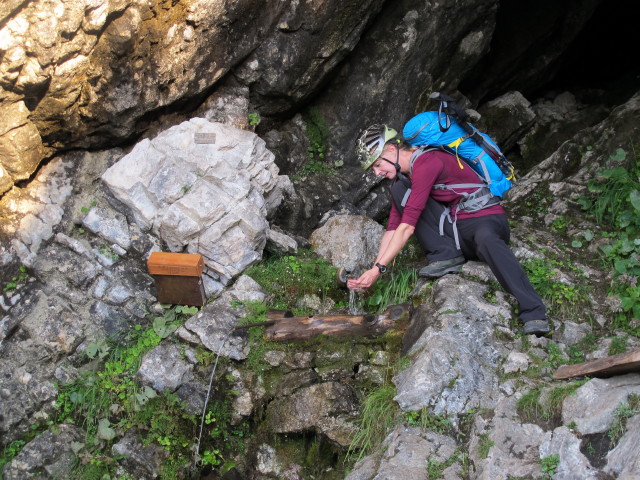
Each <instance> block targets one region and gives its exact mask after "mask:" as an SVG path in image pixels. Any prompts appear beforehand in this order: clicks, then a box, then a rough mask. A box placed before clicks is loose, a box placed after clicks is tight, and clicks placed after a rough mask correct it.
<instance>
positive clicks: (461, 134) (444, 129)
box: [402, 94, 515, 197]
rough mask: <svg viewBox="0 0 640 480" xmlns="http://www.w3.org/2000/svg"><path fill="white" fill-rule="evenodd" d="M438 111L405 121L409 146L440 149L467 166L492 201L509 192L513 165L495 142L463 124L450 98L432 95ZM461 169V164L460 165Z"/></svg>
mask: <svg viewBox="0 0 640 480" xmlns="http://www.w3.org/2000/svg"><path fill="white" fill-rule="evenodd" d="M433 98H437V99H440V108H439V110H438V111H437V112H436V111H433V112H423V113H419V114H418V115H416V116H415V117H413V118H412V119H411V120H409V121H408V122H407V123H406V124H405V126H404V128H403V130H402V135H403V137H404V141H405V142H407V143H408V144H409V145H414V146H418V147H421V148H420V149H419V150H422V151H425V150H426V149H429V148H434V147H436V148H438V149H443V150H445V151H447V152H449V153H451V154H452V155H455V156H456V158H457V159H458V163H460V159H462V160H464V162H465V163H466V164H467V165H469V166H470V167H471V168H472V169H473V170H474V171H475V172H476V173H477V174H478V175H479V176H480V177H481V179H482V180H483V181H484V183H486V185H487V187H488V188H489V190H490V191H491V193H492V194H493V195H495V196H496V197H502V196H503V194H504V193H505V192H506V191H507V190H509V189H510V188H511V185H512V182H515V173H514V168H513V165H511V163H510V162H509V161H508V160H507V159H506V158H505V156H504V155H503V154H502V152H500V149H499V148H498V146H497V145H496V144H495V142H494V141H493V140H492V139H491V138H490V137H489V136H488V135H486V134H484V133H482V132H479V131H478V130H477V129H476V128H475V127H473V125H471V124H470V123H469V122H467V118H468V115H467V114H466V112H465V111H464V110H462V109H461V108H460V107H459V106H458V105H456V104H455V102H454V101H453V99H452V98H451V97H448V96H446V95H442V94H436V96H435V97H433ZM460 168H462V164H460Z"/></svg>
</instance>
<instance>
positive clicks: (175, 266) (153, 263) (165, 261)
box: [147, 252, 204, 277]
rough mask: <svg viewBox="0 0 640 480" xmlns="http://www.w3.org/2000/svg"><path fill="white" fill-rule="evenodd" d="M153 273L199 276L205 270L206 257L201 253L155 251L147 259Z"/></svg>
mask: <svg viewBox="0 0 640 480" xmlns="http://www.w3.org/2000/svg"><path fill="white" fill-rule="evenodd" d="M147 268H148V269H149V273H150V274H151V275H174V276H180V277H199V276H200V275H202V272H203V270H204V259H203V258H202V255H200V254H197V253H196V254H189V253H169V252H153V253H152V254H151V255H150V256H149V259H148V260H147Z"/></svg>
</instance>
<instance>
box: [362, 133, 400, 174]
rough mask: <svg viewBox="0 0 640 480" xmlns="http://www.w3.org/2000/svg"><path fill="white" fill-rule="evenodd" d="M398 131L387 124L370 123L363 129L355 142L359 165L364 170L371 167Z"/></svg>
mask: <svg viewBox="0 0 640 480" xmlns="http://www.w3.org/2000/svg"><path fill="white" fill-rule="evenodd" d="M396 135H398V132H397V131H396V130H394V129H393V128H391V127H389V126H387V125H371V126H370V127H369V128H367V129H366V130H364V131H363V132H362V133H361V134H360V137H359V138H358V141H357V143H356V153H357V154H358V156H359V157H360V165H362V168H364V169H365V170H366V169H368V168H369V167H371V165H373V164H374V162H375V161H376V160H377V159H378V157H379V156H380V155H381V154H382V151H383V150H384V146H385V145H386V144H387V143H388V142H389V141H391V140H393V139H394V138H395V137H396Z"/></svg>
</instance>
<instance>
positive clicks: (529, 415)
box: [517, 385, 543, 423]
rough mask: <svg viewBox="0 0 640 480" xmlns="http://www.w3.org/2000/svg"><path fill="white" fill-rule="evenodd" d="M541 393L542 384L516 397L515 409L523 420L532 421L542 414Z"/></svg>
mask: <svg viewBox="0 0 640 480" xmlns="http://www.w3.org/2000/svg"><path fill="white" fill-rule="evenodd" d="M541 393H542V385H538V386H537V387H534V388H533V389H531V390H530V391H529V392H527V393H525V394H524V395H522V397H520V399H518V403H517V410H518V414H519V415H520V418H522V420H523V421H525V422H527V423H534V422H536V421H537V420H539V419H540V417H541V416H542V413H543V409H542V406H541V405H540V394H541Z"/></svg>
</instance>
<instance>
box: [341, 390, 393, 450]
mask: <svg viewBox="0 0 640 480" xmlns="http://www.w3.org/2000/svg"><path fill="white" fill-rule="evenodd" d="M395 395H396V389H395V387H394V386H393V385H390V384H385V385H383V386H381V387H380V388H378V389H377V390H374V391H373V392H371V393H369V395H367V397H366V398H365V400H364V402H363V404H362V409H361V411H360V420H359V428H358V430H357V431H356V434H355V435H354V437H353V440H352V442H351V445H349V449H348V452H347V458H351V459H355V461H358V460H360V459H361V458H363V457H364V456H365V455H367V454H368V453H370V452H371V450H372V449H373V447H374V446H376V445H378V444H379V443H380V442H381V441H382V440H383V439H384V437H385V436H386V434H387V431H388V429H390V428H392V427H393V426H394V425H395V424H396V422H397V420H398V418H399V416H400V408H399V407H398V405H397V404H396V403H395V401H394V400H393V398H394V397H395Z"/></svg>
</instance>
